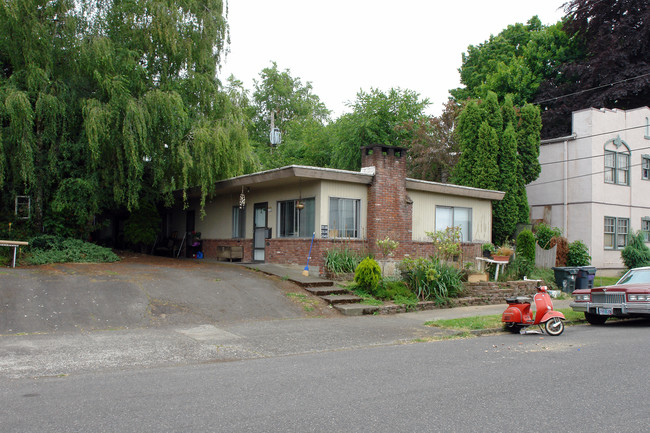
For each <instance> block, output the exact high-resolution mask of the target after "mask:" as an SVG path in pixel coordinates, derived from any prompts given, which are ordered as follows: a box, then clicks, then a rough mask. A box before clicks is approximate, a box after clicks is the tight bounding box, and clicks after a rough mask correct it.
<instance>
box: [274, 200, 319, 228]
mask: <svg viewBox="0 0 650 433" xmlns="http://www.w3.org/2000/svg"><path fill="white" fill-rule="evenodd" d="M277 209H278V237H280V238H307V237H311V235H312V233H314V231H315V220H316V201H315V200H314V198H306V199H298V200H285V201H279V202H278V208H277Z"/></svg>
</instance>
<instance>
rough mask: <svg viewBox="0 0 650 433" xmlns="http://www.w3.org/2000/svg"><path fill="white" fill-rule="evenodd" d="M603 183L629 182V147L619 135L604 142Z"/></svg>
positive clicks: (625, 183)
mask: <svg viewBox="0 0 650 433" xmlns="http://www.w3.org/2000/svg"><path fill="white" fill-rule="evenodd" d="M605 183H615V184H618V185H629V184H630V148H629V147H628V146H627V144H626V143H625V142H624V141H623V140H621V137H620V136H618V137H616V138H614V139H612V140H609V141H608V142H606V143H605Z"/></svg>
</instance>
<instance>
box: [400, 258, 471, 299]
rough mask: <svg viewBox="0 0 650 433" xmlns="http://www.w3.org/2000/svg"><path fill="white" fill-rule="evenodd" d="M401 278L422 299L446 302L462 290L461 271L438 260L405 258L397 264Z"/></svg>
mask: <svg viewBox="0 0 650 433" xmlns="http://www.w3.org/2000/svg"><path fill="white" fill-rule="evenodd" d="M399 268H400V271H401V272H402V278H403V279H404V281H405V282H406V284H407V285H408V287H409V288H410V290H411V291H412V292H413V293H415V295H416V296H417V297H418V299H421V300H423V301H428V300H435V301H437V302H446V300H447V299H448V298H454V297H457V296H458V294H459V293H460V292H462V290H463V283H462V280H461V278H462V272H461V271H460V270H458V269H456V268H454V267H453V266H451V265H449V264H447V263H444V262H440V261H438V260H432V259H424V258H421V257H419V258H417V259H411V258H406V259H404V260H402V261H401V262H400V264H399Z"/></svg>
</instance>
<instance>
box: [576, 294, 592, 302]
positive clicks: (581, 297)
mask: <svg viewBox="0 0 650 433" xmlns="http://www.w3.org/2000/svg"><path fill="white" fill-rule="evenodd" d="M575 297H576V301H578V302H588V301H589V300H590V299H591V295H590V294H588V293H587V294H586V295H575Z"/></svg>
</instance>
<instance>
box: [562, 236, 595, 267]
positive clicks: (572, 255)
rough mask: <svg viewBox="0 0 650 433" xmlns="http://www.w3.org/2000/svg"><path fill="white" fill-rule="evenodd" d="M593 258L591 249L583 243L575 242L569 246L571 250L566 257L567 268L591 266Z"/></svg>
mask: <svg viewBox="0 0 650 433" xmlns="http://www.w3.org/2000/svg"><path fill="white" fill-rule="evenodd" d="M590 263H591V256H590V255H589V248H588V247H587V245H585V244H584V243H583V242H582V241H573V242H571V243H570V244H569V250H568V252H567V256H566V265H567V266H589V264H590Z"/></svg>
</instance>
